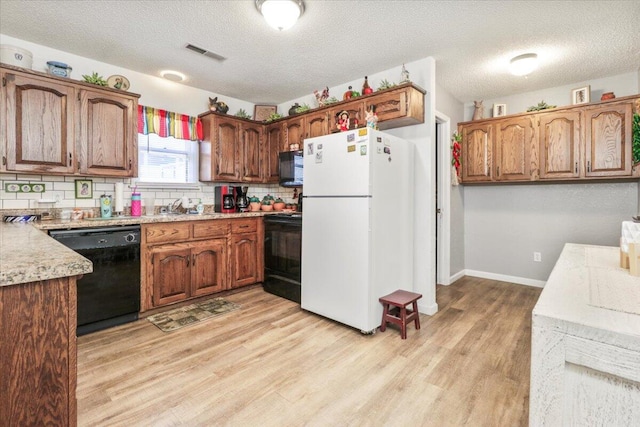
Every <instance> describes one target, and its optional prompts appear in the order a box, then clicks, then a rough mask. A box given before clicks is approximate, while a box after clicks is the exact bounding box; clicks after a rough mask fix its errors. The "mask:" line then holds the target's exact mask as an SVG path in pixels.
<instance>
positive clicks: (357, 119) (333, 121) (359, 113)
mask: <svg viewBox="0 0 640 427" xmlns="http://www.w3.org/2000/svg"><path fill="white" fill-rule="evenodd" d="M342 111H346V112H347V113H349V119H350V121H351V127H354V128H355V127H358V126H362V125H364V124H365V119H364V116H365V114H364V113H365V111H364V101H361V102H358V101H352V102H350V103H348V104H346V105H342V106H339V107H334V108H331V109H329V132H335V131H338V130H340V126H339V125H338V120H339V118H338V115H339V114H340V112H342Z"/></svg>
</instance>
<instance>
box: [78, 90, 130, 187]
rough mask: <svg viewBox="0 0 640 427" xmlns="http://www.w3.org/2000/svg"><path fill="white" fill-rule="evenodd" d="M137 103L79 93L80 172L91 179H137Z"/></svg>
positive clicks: (88, 92) (89, 92)
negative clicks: (115, 177)
mask: <svg viewBox="0 0 640 427" xmlns="http://www.w3.org/2000/svg"><path fill="white" fill-rule="evenodd" d="M136 115H137V102H136V101H135V100H134V99H131V98H126V97H119V96H115V95H112V94H108V93H102V92H98V91H95V92H94V91H90V90H85V89H83V90H81V91H80V118H79V121H80V136H79V150H80V161H79V167H78V169H79V171H80V173H82V174H85V175H92V176H99V175H102V176H120V177H129V176H136V175H137V170H138V143H137V119H136V117H137V116H136Z"/></svg>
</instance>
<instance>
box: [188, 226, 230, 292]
mask: <svg viewBox="0 0 640 427" xmlns="http://www.w3.org/2000/svg"><path fill="white" fill-rule="evenodd" d="M226 248H227V239H226V238H224V239H212V240H207V241H204V242H199V243H193V244H192V249H191V292H190V296H192V297H197V296H201V295H207V294H211V293H214V292H220V291H222V290H225V289H226V288H227V286H226V277H227V268H226V266H227V251H226Z"/></svg>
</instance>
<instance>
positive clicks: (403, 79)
mask: <svg viewBox="0 0 640 427" xmlns="http://www.w3.org/2000/svg"><path fill="white" fill-rule="evenodd" d="M410 81H411V80H409V72H408V71H407V69H406V68H405V67H404V64H402V71H401V72H400V83H409V82H410Z"/></svg>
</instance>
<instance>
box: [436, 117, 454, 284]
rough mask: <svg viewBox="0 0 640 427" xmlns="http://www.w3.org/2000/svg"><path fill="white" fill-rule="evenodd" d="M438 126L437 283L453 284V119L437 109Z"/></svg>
mask: <svg viewBox="0 0 640 427" xmlns="http://www.w3.org/2000/svg"><path fill="white" fill-rule="evenodd" d="M435 117H436V126H439V131H438V132H437V134H438V137H437V139H438V140H437V141H436V144H438V145H437V146H438V150H437V154H438V155H437V158H436V161H437V162H438V167H437V170H438V173H437V175H438V176H437V177H436V182H437V194H438V195H437V205H436V209H440V213H437V211H436V228H437V229H438V240H437V243H436V284H439V285H449V284H451V213H450V210H451V147H450V145H451V142H450V140H449V135H451V119H450V118H449V117H448V116H446V115H445V114H442V113H441V112H439V111H437V110H436V114H435Z"/></svg>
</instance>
